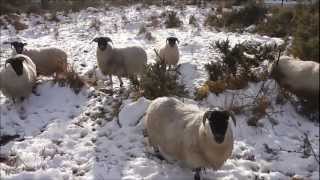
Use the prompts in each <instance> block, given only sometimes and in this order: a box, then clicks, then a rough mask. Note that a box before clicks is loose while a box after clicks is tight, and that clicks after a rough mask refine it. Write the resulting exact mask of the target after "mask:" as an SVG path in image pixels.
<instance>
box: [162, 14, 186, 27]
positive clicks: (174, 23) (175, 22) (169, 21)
mask: <svg viewBox="0 0 320 180" xmlns="http://www.w3.org/2000/svg"><path fill="white" fill-rule="evenodd" d="M165 16H166V20H165V22H164V23H165V26H166V28H177V27H180V26H181V25H182V21H181V20H180V19H179V17H178V16H177V12H175V11H167V12H166V14H165Z"/></svg>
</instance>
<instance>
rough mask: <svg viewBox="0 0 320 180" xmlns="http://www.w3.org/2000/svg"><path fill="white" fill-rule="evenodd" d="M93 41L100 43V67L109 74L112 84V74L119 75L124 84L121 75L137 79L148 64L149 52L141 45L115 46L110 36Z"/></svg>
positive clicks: (98, 57) (98, 55) (121, 83)
mask: <svg viewBox="0 0 320 180" xmlns="http://www.w3.org/2000/svg"><path fill="white" fill-rule="evenodd" d="M93 41H94V42H97V43H98V48H97V61H98V67H99V69H100V70H101V72H102V73H103V74H104V75H109V78H110V82H111V85H112V75H116V76H117V77H118V79H119V81H120V86H122V85H123V82H122V80H121V77H131V78H135V79H136V77H137V75H138V74H139V73H142V71H143V69H144V66H145V65H146V64H147V54H146V52H145V51H144V50H143V49H142V48H141V47H136V46H132V47H126V48H113V47H112V46H111V45H110V44H109V42H112V40H111V39H110V38H108V37H97V38H95V39H94V40H93Z"/></svg>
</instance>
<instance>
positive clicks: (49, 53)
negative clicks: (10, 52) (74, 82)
mask: <svg viewBox="0 0 320 180" xmlns="http://www.w3.org/2000/svg"><path fill="white" fill-rule="evenodd" d="M23 54H25V55H27V56H29V57H30V58H31V60H32V61H33V62H34V63H35V65H36V66H37V72H38V73H39V74H41V75H44V76H50V75H52V74H54V73H57V74H59V73H63V72H66V71H67V54H66V53H65V52H64V51H63V50H61V49H58V48H42V49H28V50H24V51H23Z"/></svg>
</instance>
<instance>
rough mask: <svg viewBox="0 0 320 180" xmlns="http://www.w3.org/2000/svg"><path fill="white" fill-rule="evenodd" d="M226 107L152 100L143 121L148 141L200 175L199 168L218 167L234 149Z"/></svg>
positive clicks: (166, 155) (197, 176)
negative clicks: (202, 108) (195, 105)
mask: <svg viewBox="0 0 320 180" xmlns="http://www.w3.org/2000/svg"><path fill="white" fill-rule="evenodd" d="M230 116H231V117H232V119H233V120H234V123H235V119H234V116H233V115H232V114H231V112H229V111H224V110H221V109H218V108H214V109H211V110H207V111H203V110H200V109H198V108H197V107H194V106H192V105H187V104H184V103H182V102H181V101H179V100H177V99H176V98H172V97H161V98H157V99H155V100H154V101H152V102H151V104H150V105H149V107H148V109H147V111H146V117H145V121H144V126H145V130H146V133H147V135H148V138H149V144H150V145H151V146H152V147H153V148H154V149H155V150H156V151H157V150H159V152H161V154H162V155H164V157H165V158H166V159H169V160H170V158H173V159H174V160H178V161H181V162H184V163H185V164H186V165H187V166H188V167H191V168H192V169H193V170H195V175H194V179H196V180H198V179H200V174H199V173H200V169H201V168H213V169H214V170H216V169H218V168H220V167H221V166H222V165H223V163H224V162H225V161H226V160H227V159H228V158H229V157H230V155H231V152H232V149H233V141H234V140H233V133H232V129H231V126H230V124H229V123H228V119H229V117H230Z"/></svg>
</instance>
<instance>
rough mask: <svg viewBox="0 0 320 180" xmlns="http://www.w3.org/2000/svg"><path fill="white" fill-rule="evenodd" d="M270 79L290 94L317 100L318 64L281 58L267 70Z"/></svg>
mask: <svg viewBox="0 0 320 180" xmlns="http://www.w3.org/2000/svg"><path fill="white" fill-rule="evenodd" d="M269 73H270V76H271V78H273V79H275V80H276V81H277V82H278V84H279V85H280V86H282V87H284V88H285V89H288V90H289V91H290V92H292V93H294V94H296V95H297V96H298V97H302V98H305V99H308V100H311V102H312V101H316V103H318V98H319V63H317V62H313V61H300V60H296V59H293V58H291V57H288V56H282V57H281V58H280V59H279V60H278V61H276V62H274V63H273V64H272V65H271V66H270V69H269Z"/></svg>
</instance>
